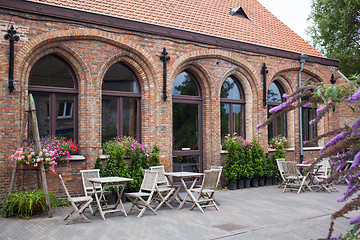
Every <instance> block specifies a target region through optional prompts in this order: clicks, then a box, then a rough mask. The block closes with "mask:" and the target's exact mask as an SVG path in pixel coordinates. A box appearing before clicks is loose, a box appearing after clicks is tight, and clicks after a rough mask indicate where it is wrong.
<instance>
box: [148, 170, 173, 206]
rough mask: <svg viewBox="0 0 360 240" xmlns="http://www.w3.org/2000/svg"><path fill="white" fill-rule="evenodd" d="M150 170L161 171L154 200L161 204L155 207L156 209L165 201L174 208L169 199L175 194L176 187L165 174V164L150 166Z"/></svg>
mask: <svg viewBox="0 0 360 240" xmlns="http://www.w3.org/2000/svg"><path fill="white" fill-rule="evenodd" d="M150 170H151V171H155V172H158V173H159V175H158V178H157V184H156V194H155V195H154V201H158V202H159V205H158V206H157V207H156V208H155V211H157V210H158V209H159V208H160V207H161V206H162V205H163V204H164V203H165V204H166V205H167V206H168V207H169V208H170V209H173V207H172V206H171V205H170V203H169V199H170V197H171V196H172V195H173V194H174V192H175V187H173V186H171V185H170V183H169V180H168V178H167V177H166V176H165V168H164V166H152V167H150Z"/></svg>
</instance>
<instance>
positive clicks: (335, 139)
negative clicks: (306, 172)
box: [310, 120, 345, 152]
mask: <svg viewBox="0 0 360 240" xmlns="http://www.w3.org/2000/svg"><path fill="white" fill-rule="evenodd" d="M311 121H312V120H311ZM311 121H310V122H311ZM344 138H345V131H342V132H341V133H339V134H338V135H336V136H335V137H333V138H332V139H331V140H330V141H328V142H327V143H326V144H325V146H324V148H323V149H321V150H320V152H323V151H325V150H326V149H327V148H328V147H330V146H333V145H335V144H336V143H338V142H339V141H341V140H343V139H344Z"/></svg>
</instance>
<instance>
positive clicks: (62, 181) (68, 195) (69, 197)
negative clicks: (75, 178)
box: [59, 174, 71, 201]
mask: <svg viewBox="0 0 360 240" xmlns="http://www.w3.org/2000/svg"><path fill="white" fill-rule="evenodd" d="M59 178H60V180H61V184H62V185H63V187H64V189H65V192H66V196H67V197H68V200H69V201H70V199H71V196H70V194H69V192H68V190H67V188H66V186H65V183H64V180H63V179H62V177H61V174H59Z"/></svg>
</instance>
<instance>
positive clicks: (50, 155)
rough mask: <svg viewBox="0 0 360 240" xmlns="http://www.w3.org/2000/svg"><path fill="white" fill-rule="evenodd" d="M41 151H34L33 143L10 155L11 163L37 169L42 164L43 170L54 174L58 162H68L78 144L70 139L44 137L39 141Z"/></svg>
mask: <svg viewBox="0 0 360 240" xmlns="http://www.w3.org/2000/svg"><path fill="white" fill-rule="evenodd" d="M40 145H41V151H39V150H38V149H36V147H35V142H34V141H33V142H31V143H30V144H29V145H28V146H26V147H23V148H19V149H18V150H17V151H16V152H15V153H14V154H12V155H11V161H17V162H18V164H19V165H20V166H24V167H27V166H30V167H35V168H36V167H39V164H40V162H43V163H44V167H45V169H47V170H49V171H51V172H53V173H54V172H55V166H56V165H57V162H58V161H69V159H70V158H71V155H70V153H71V152H77V150H78V144H76V142H75V141H73V140H72V139H66V138H55V137H44V138H41V139H40Z"/></svg>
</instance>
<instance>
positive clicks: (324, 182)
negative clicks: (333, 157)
mask: <svg viewBox="0 0 360 240" xmlns="http://www.w3.org/2000/svg"><path fill="white" fill-rule="evenodd" d="M321 164H322V165H321V167H320V168H319V171H318V172H317V174H316V175H315V179H316V180H317V182H318V183H319V184H320V188H319V189H318V191H321V190H326V191H327V192H328V193H330V194H331V191H332V190H333V191H336V192H338V191H339V190H338V189H337V188H336V187H335V186H334V185H333V182H332V181H330V180H328V179H327V178H328V177H329V176H330V174H331V166H330V162H329V159H328V158H325V159H323V160H322V161H321Z"/></svg>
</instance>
